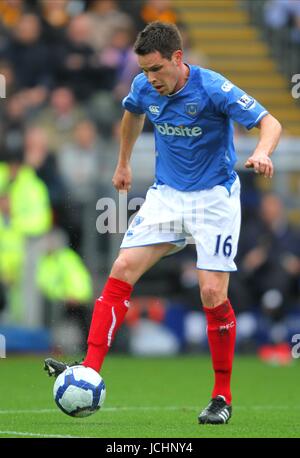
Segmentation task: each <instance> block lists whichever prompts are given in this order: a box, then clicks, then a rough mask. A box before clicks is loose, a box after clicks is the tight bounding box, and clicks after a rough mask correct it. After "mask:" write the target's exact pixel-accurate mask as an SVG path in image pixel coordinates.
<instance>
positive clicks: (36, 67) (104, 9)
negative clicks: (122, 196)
mask: <svg viewBox="0 0 300 458" xmlns="http://www.w3.org/2000/svg"><path fill="white" fill-rule="evenodd" d="M156 19H160V20H164V21H171V22H176V21H177V15H176V13H175V11H174V10H173V8H172V6H171V2H170V1H169V0H159V1H158V0H128V1H126V0H122V1H117V0H1V1H0V74H1V75H2V78H3V77H4V80H5V88H3V87H1V88H0V89H1V91H0V92H1V97H2V98H1V100H0V102H1V103H0V248H1V249H0V313H1V316H2V321H3V320H4V321H8V322H10V321H11V322H16V323H18V322H19V323H24V322H26V317H25V316H24V314H26V313H27V311H26V306H25V305H23V304H24V303H26V297H24V295H25V296H28V297H29V299H30V297H31V289H32V288H38V289H39V292H40V293H41V294H42V296H43V302H44V305H43V308H44V313H43V317H42V322H43V324H45V325H51V323H52V322H53V319H54V318H55V317H54V316H53V313H54V314H55V309H57V306H58V304H60V306H61V310H63V315H65V314H67V315H66V316H65V319H66V320H67V321H68V320H69V318H70V317H73V318H74V317H75V319H76V320H77V321H80V323H81V325H80V326H81V328H84V332H85V334H86V332H87V327H88V322H89V310H90V306H91V304H92V301H93V296H94V290H93V281H92V280H93V279H92V274H94V275H96V274H97V272H91V269H89V268H88V267H89V266H88V262H87V259H84V256H83V251H84V250H83V244H84V242H83V230H84V229H83V226H84V224H86V221H87V213H88V209H89V208H91V202H92V207H93V210H94V213H93V215H94V216H95V204H96V201H97V198H99V197H100V196H101V190H102V189H103V188H101V185H102V184H103V182H106V183H107V182H110V180H111V176H110V173H111V168H112V167H111V165H112V164H114V163H115V161H116V155H117V146H116V141H117V138H118V135H119V123H120V118H121V115H122V111H123V110H122V106H121V100H122V99H123V97H124V96H125V95H127V94H128V92H129V89H130V85H131V82H132V79H133V77H134V76H135V75H136V74H137V73H139V71H140V70H139V67H138V65H137V59H136V56H135V54H134V52H133V50H132V44H133V41H134V40H135V37H136V34H137V32H138V31H139V30H141V29H142V28H143V27H144V26H145V25H146V24H147V23H148V22H150V21H152V20H156ZM1 83H3V79H1V81H0V84H1ZM108 168H109V169H110V171H109V172H108ZM108 175H109V176H108ZM95 219H96V217H95V218H94V220H95ZM91 224H93V227H91V228H90V230H91V232H92V231H93V230H94V231H95V221H93V222H91ZM86 225H87V224H86ZM41 241H42V242H41ZM100 245H101V244H100ZM32 253H35V255H34V256H33V255H32ZM31 270H32V271H34V278H29V277H30V276H28V272H29V271H31ZM28 283H30V284H28ZM97 286H98V285H97ZM31 299H32V298H31ZM35 301H36V298H35ZM29 302H30V300H29ZM32 302H34V301H33V300H32ZM36 302H37V301H36ZM37 303H38V302H37ZM38 304H40V303H38Z"/></svg>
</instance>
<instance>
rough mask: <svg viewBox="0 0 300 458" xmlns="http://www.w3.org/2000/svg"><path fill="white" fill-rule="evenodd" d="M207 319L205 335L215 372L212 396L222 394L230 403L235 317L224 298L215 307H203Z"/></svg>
mask: <svg viewBox="0 0 300 458" xmlns="http://www.w3.org/2000/svg"><path fill="white" fill-rule="evenodd" d="M203 309H204V312H205V315H206V319H207V336H208V343H209V348H210V352H211V356H212V363H213V368H214V372H215V385H214V389H213V392H212V397H213V398H214V397H216V396H218V395H221V396H224V397H225V400H226V403H227V404H231V391H230V378H231V371H232V363H233V357H234V344H235V335H236V319H235V314H234V311H233V308H232V306H231V304H230V302H229V300H226V301H225V302H223V303H222V304H220V305H218V306H217V307H214V308H210V307H203Z"/></svg>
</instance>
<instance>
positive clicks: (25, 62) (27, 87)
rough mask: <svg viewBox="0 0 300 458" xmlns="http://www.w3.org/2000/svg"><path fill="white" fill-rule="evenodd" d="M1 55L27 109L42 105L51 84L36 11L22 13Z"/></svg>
mask: <svg viewBox="0 0 300 458" xmlns="http://www.w3.org/2000/svg"><path fill="white" fill-rule="evenodd" d="M0 57H1V58H2V59H5V60H7V61H8V62H10V64H11V65H12V68H13V70H14V75H15V80H16V86H17V90H18V91H20V92H21V95H22V99H23V104H25V106H26V107H27V108H28V109H30V108H36V107H39V106H41V104H42V103H43V102H44V101H45V100H46V97H47V94H48V91H49V89H50V88H51V86H52V83H53V75H52V65H51V61H50V56H49V53H48V48H47V47H46V46H45V44H44V43H43V42H42V41H41V24H40V20H39V18H38V16H36V15H35V14H24V15H23V16H21V18H20V20H19V22H18V24H17V25H16V27H15V29H14V31H13V37H12V40H9V41H8V43H7V44H6V46H5V48H4V49H3V50H2V52H1V55H0Z"/></svg>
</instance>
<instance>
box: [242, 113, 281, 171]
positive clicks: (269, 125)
mask: <svg viewBox="0 0 300 458" xmlns="http://www.w3.org/2000/svg"><path fill="white" fill-rule="evenodd" d="M256 127H258V129H260V136H259V141H258V144H257V146H256V148H255V150H254V152H253V154H252V155H251V156H250V157H249V158H248V159H247V161H246V162H245V167H246V168H253V169H254V171H255V172H256V173H258V174H260V175H264V176H265V177H266V178H272V176H273V172H274V167H273V163H272V160H271V159H270V156H271V154H272V153H273V151H274V149H275V148H276V146H277V145H278V142H279V139H280V135H281V131H282V127H281V124H280V122H279V121H278V120H277V119H276V118H274V116H272V115H271V114H267V115H266V116H264V117H263V118H262V119H261V120H260V121H259V123H258V124H257V126H256Z"/></svg>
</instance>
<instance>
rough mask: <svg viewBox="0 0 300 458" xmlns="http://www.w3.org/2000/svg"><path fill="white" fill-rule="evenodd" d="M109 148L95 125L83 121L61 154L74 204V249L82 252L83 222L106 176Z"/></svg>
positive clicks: (72, 235) (64, 176)
mask: <svg viewBox="0 0 300 458" xmlns="http://www.w3.org/2000/svg"><path fill="white" fill-rule="evenodd" d="M104 151H105V152H106V147H105V144H104V143H103V141H102V140H101V138H99V136H98V134H97V129H96V126H95V124H94V123H93V122H92V121H89V120H84V121H80V122H79V123H78V124H77V125H76V128H75V131H74V135H73V138H72V141H71V142H70V143H68V144H65V145H64V146H63V148H62V149H61V150H60V151H59V154H58V166H59V171H60V174H61V176H62V177H63V179H64V182H65V185H66V189H67V195H68V198H69V200H70V202H71V206H72V211H71V212H70V221H71V224H70V226H71V230H69V237H70V240H71V244H72V246H73V247H74V248H75V249H76V250H80V248H81V241H82V233H83V224H84V223H83V222H84V219H85V218H86V211H87V208H88V207H89V206H90V202H92V201H93V200H95V196H96V195H97V188H98V186H99V183H100V181H101V175H102V174H103V173H105V153H104Z"/></svg>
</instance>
